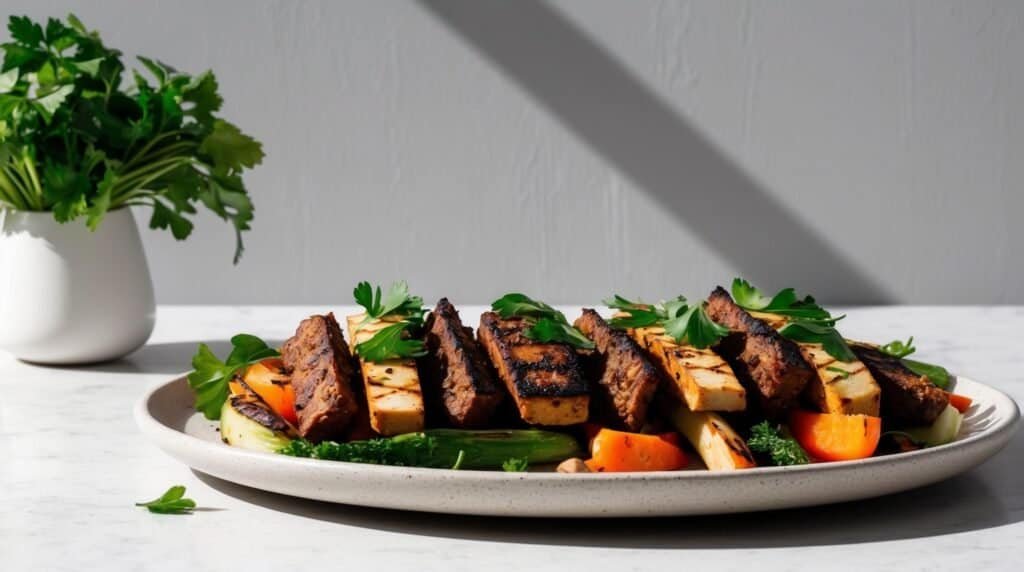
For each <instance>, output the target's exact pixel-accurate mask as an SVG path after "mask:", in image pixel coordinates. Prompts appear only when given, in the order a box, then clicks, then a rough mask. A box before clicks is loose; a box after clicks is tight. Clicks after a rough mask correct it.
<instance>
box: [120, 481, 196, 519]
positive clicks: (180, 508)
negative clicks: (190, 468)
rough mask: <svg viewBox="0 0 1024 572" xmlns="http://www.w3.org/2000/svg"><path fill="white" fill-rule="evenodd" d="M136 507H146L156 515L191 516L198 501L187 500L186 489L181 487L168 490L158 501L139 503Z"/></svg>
mask: <svg viewBox="0 0 1024 572" xmlns="http://www.w3.org/2000/svg"><path fill="white" fill-rule="evenodd" d="M135 506H142V507H146V509H147V510H148V511H149V512H152V513H156V514H190V513H191V512H192V510H193V509H195V508H196V501H194V500H192V499H187V498H185V487H183V486H181V485H176V486H173V487H171V488H169V489H167V492H165V493H164V494H163V495H161V496H160V498H158V499H154V500H151V501H149V502H137V503H135Z"/></svg>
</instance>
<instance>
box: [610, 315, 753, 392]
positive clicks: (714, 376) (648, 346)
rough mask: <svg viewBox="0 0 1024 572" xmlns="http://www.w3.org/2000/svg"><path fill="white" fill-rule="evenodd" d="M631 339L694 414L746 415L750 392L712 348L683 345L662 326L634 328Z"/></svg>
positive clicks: (631, 330) (630, 330) (630, 331)
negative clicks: (741, 413)
mask: <svg viewBox="0 0 1024 572" xmlns="http://www.w3.org/2000/svg"><path fill="white" fill-rule="evenodd" d="M628 333H629V336H630V337H632V338H633V340H634V341H635V342H636V343H637V344H638V345H639V346H640V347H641V348H643V349H644V350H645V351H646V352H647V355H648V356H649V357H650V358H651V361H652V362H653V363H654V364H655V365H656V366H658V368H659V369H660V370H661V373H662V375H663V376H664V377H665V378H667V379H668V380H670V381H671V383H669V384H667V385H668V386H669V388H670V389H671V390H672V393H673V394H674V395H675V396H676V397H677V398H679V399H680V400H681V401H683V402H684V403H686V406H687V407H689V409H690V410H691V411H743V410H744V409H746V407H747V392H746V390H745V389H743V386H742V385H741V384H740V382H739V380H738V379H737V378H736V374H735V373H733V370H732V367H730V366H729V364H728V363H726V361H725V360H724V359H722V358H721V357H720V356H719V355H718V354H716V353H715V352H713V351H711V349H710V348H705V349H697V348H695V347H693V346H691V345H687V344H679V343H676V341H675V340H674V339H673V338H672V336H670V335H668V334H666V333H665V328H662V327H661V326H650V327H646V328H631V329H629V330H628Z"/></svg>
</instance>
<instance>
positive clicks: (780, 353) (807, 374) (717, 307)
mask: <svg viewBox="0 0 1024 572" xmlns="http://www.w3.org/2000/svg"><path fill="white" fill-rule="evenodd" d="M707 313H708V317H710V318H711V319H712V320H714V321H715V322H718V323H719V324H721V325H723V326H725V327H727V328H729V329H730V330H732V331H733V332H734V334H732V335H730V336H728V337H726V338H725V339H723V340H722V342H721V343H719V345H718V346H717V347H716V350H717V351H718V352H719V353H720V354H721V355H722V356H723V357H725V358H726V360H728V361H729V364H730V365H731V366H732V367H733V370H735V371H736V373H737V375H739V376H740V379H741V380H742V379H744V378H749V380H750V381H751V382H752V385H753V387H754V389H756V390H757V393H758V398H759V399H758V401H759V403H760V406H761V409H762V410H763V412H764V413H765V415H767V416H769V417H778V416H779V415H781V414H783V413H784V412H785V411H787V410H788V409H790V408H791V407H793V406H794V405H796V402H797V399H798V398H799V396H800V394H801V392H803V390H804V388H805V387H807V384H808V383H810V382H811V380H813V379H815V377H816V376H817V373H816V372H815V370H814V368H813V367H812V366H811V365H810V364H809V363H807V360H806V359H804V357H803V354H802V353H801V352H800V348H798V347H797V345H796V343H794V342H793V341H791V340H787V339H786V338H783V337H782V336H781V335H779V333H778V332H776V331H775V328H772V327H771V326H769V325H768V324H766V323H765V322H764V320H759V319H757V318H755V317H753V316H751V315H750V313H748V312H747V311H746V310H744V309H743V308H740V307H739V306H738V305H736V303H735V302H734V301H733V299H732V296H730V295H729V293H728V292H726V291H725V289H724V288H722V287H721V286H719V287H718V288H715V290H714V291H713V292H712V293H711V296H710V297H708V305H707Z"/></svg>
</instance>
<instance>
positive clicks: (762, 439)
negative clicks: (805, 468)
mask: <svg viewBox="0 0 1024 572" xmlns="http://www.w3.org/2000/svg"><path fill="white" fill-rule="evenodd" d="M747 446H749V447H750V450H751V451H754V452H755V453H762V454H765V455H768V456H769V457H770V458H771V460H772V463H774V464H776V465H780V466H782V465H806V464H807V463H809V462H810V459H809V458H808V457H807V452H806V451H804V450H803V448H802V447H801V446H800V444H799V443H797V442H796V439H793V438H792V437H784V436H783V435H782V428H781V427H780V426H775V427H773V426H772V425H771V424H770V423H768V422H767V421H762V422H761V423H758V424H757V425H754V426H753V427H751V429H750V439H748V440H747Z"/></svg>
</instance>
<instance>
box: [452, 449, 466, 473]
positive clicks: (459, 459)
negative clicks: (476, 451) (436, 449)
mask: <svg viewBox="0 0 1024 572" xmlns="http://www.w3.org/2000/svg"><path fill="white" fill-rule="evenodd" d="M465 460H466V452H465V451H462V450H460V451H459V456H458V457H455V464H454V465H452V470H453V471H458V470H459V469H461V468H462V462H463V461H465Z"/></svg>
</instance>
